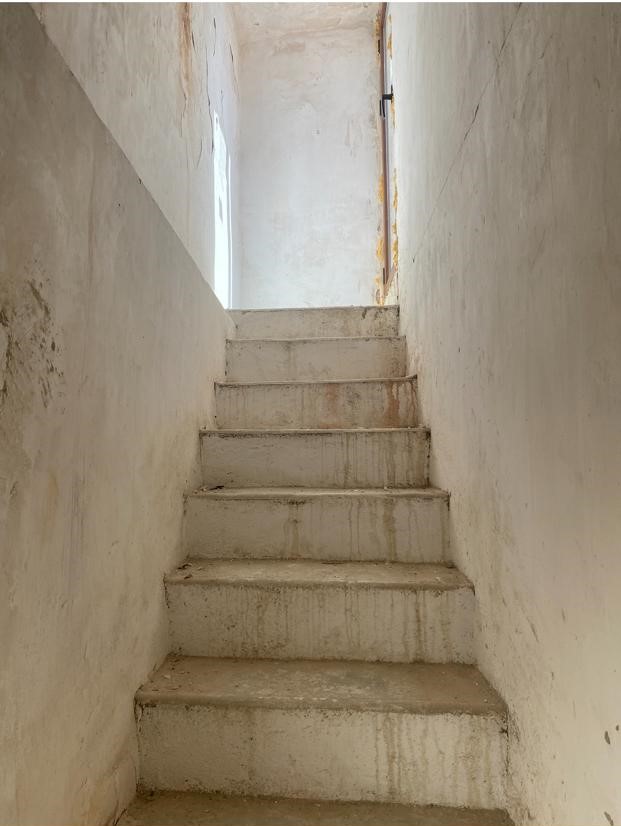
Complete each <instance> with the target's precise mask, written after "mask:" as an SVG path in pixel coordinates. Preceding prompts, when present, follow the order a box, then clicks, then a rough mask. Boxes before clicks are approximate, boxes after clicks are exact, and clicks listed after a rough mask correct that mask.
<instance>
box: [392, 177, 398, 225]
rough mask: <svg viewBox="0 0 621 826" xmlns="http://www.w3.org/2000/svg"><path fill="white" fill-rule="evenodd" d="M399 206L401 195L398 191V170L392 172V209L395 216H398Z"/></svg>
mask: <svg viewBox="0 0 621 826" xmlns="http://www.w3.org/2000/svg"><path fill="white" fill-rule="evenodd" d="M398 206H399V193H398V191H397V170H396V169H393V171H392V209H393V212H394V213H395V215H396V214H397V207H398Z"/></svg>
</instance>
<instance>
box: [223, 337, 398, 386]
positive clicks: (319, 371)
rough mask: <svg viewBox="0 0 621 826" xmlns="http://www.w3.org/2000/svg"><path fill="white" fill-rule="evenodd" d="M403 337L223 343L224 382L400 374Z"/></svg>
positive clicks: (357, 377)
mask: <svg viewBox="0 0 621 826" xmlns="http://www.w3.org/2000/svg"><path fill="white" fill-rule="evenodd" d="M405 366H406V352H405V338H403V337H393V338H388V337H384V338H377V337H376V338H351V337H350V338H306V339H303V338H299V339H298V338H292V339H246V340H239V341H238V340H236V339H233V340H228V341H227V342H226V379H227V381H230V382H248V381H250V382H258V381H326V380H348V379H368V378H378V377H381V378H392V377H401V376H404V375H405Z"/></svg>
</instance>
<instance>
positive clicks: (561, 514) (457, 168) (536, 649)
mask: <svg viewBox="0 0 621 826" xmlns="http://www.w3.org/2000/svg"><path fill="white" fill-rule="evenodd" d="M389 15H391V16H392V24H393V29H392V33H393V37H392V47H393V63H394V66H393V70H394V71H393V74H394V78H395V81H394V82H395V109H396V130H395V131H396V134H395V141H396V145H395V152H394V153H393V158H394V161H395V164H396V169H397V178H398V190H399V219H398V220H399V249H400V260H401V266H400V291H401V321H402V333H405V334H406V335H407V337H408V345H409V349H410V356H411V369H412V370H415V371H416V372H417V373H418V377H419V392H420V402H421V409H422V418H423V420H424V421H425V422H429V423H430V425H431V426H432V429H433V450H432V464H431V479H432V481H433V482H434V483H435V484H436V485H438V486H440V487H446V488H448V489H449V490H450V491H451V518H450V524H451V537H450V543H451V549H452V554H453V556H454V559H455V561H456V563H457V564H458V566H459V568H460V569H461V570H463V571H465V573H466V574H467V575H468V576H469V578H470V579H472V581H473V582H474V584H475V587H476V593H477V602H478V605H479V610H480V623H481V633H480V636H479V646H478V654H477V656H478V660H479V662H480V664H481V667H482V670H483V671H484V672H485V673H486V674H487V675H489V677H490V678H491V679H492V681H493V682H494V685H496V686H497V687H498V689H499V691H500V692H501V694H502V695H503V696H504V697H505V699H506V700H507V703H508V705H509V709H510V711H511V719H512V728H511V732H510V734H511V736H510V744H511V754H510V763H509V776H510V779H511V781H512V783H513V794H514V797H513V799H512V801H511V806H512V811H513V814H514V819H515V820H516V821H517V822H518V823H520V824H531V823H534V824H537V826H612V824H613V823H616V824H620V823H621V785H620V778H621V730H620V728H619V727H620V726H621V711H620V708H619V697H620V696H621V667H620V662H621V644H620V641H619V629H620V628H621V600H620V599H619V590H620V583H621V553H619V547H620V537H621V507H620V506H619V503H620V502H621V439H620V438H619V424H620V422H621V358H620V353H621V276H620V266H619V262H620V261H621V144H620V139H619V136H620V135H621V107H620V106H619V101H620V100H621V8H620V7H619V5H618V4H609V5H608V4H604V5H599V4H569V3H560V4H548V3H535V4H530V3H523V4H518V5H514V4H492V5H486V4H483V5H477V4H459V5H455V4H451V5H442V4H438V5H437V4H425V3H422V4H406V3H395V4H391V5H390V8H389Z"/></svg>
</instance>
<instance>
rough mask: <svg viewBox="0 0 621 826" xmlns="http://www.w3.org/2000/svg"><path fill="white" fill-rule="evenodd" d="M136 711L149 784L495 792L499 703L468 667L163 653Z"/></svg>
mask: <svg viewBox="0 0 621 826" xmlns="http://www.w3.org/2000/svg"><path fill="white" fill-rule="evenodd" d="M136 716H137V722H138V738H139V749H140V758H141V759H140V765H141V777H140V782H141V784H142V786H143V787H144V788H146V789H161V790H177V791H190V790H194V791H196V790H201V791H204V792H213V791H217V792H220V793H222V794H228V795H256V796H261V795H276V796H283V797H302V798H318V799H324V800H374V801H386V802H393V803H417V804H423V805H425V804H436V805H440V806H457V807H476V808H487V809H489V808H496V807H499V806H501V805H502V804H503V800H504V775H505V772H504V766H505V760H506V754H507V735H506V725H507V721H506V710H505V707H504V705H503V703H502V701H501V700H500V698H499V697H498V695H497V694H496V693H495V692H494V691H493V689H492V688H491V687H490V686H489V684H488V683H487V682H486V681H485V679H484V678H483V677H482V675H481V674H480V673H479V672H478V671H477V669H476V668H474V667H472V666H465V665H455V664H451V665H430V664H420V663H417V664H412V665H403V664H395V663H390V664H386V663H359V662H348V663H344V662H320V661H273V660H272V661H270V660H234V659H209V658H202V657H169V658H168V659H167V660H166V662H165V663H164V664H163V666H162V667H161V668H160V669H159V671H158V672H157V673H156V674H155V675H154V676H153V677H152V679H151V680H149V682H148V683H147V684H146V685H145V686H143V688H142V689H140V691H139V692H138V694H137V696H136Z"/></svg>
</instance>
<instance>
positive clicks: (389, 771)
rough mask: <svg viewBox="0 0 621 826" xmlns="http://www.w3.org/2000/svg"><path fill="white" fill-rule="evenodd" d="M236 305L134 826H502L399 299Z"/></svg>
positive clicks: (171, 580)
mask: <svg viewBox="0 0 621 826" xmlns="http://www.w3.org/2000/svg"><path fill="white" fill-rule="evenodd" d="M232 315H233V318H234V320H235V322H236V328H237V334H236V336H237V337H236V338H235V339H234V340H232V341H229V342H227V376H226V381H225V382H224V383H222V384H218V385H216V404H217V421H218V425H219V428H218V430H211V431H204V432H202V433H201V434H200V440H201V456H202V464H203V482H204V487H203V488H201V489H200V490H198V491H196V492H194V493H192V494H190V495H189V496H188V497H187V502H186V512H185V537H184V540H185V545H186V549H187V554H188V559H187V561H186V562H185V563H184V564H183V565H181V566H180V568H178V569H177V570H176V571H173V572H172V573H171V574H170V575H169V576H168V577H167V578H166V593H167V600H168V606H169V611H170V624H171V635H172V644H173V651H174V653H173V654H171V655H170V656H169V657H168V659H167V660H166V662H165V663H164V664H163V666H162V667H161V668H160V669H159V670H158V671H157V672H156V673H155V674H154V675H153V677H152V678H151V679H150V680H149V682H148V683H147V684H146V685H144V686H143V687H142V688H141V689H140V691H139V692H138V694H137V697H136V715H137V721H138V734H139V745H140V760H141V767H140V771H141V787H142V789H144V790H156V793H155V794H150V795H147V796H143V797H141V798H139V799H138V800H137V801H136V803H135V804H134V806H133V807H132V808H131V809H130V811H129V812H128V813H127V814H126V816H125V818H124V819H123V821H122V823H123V824H125V826H130V824H132V825H133V826H137V825H138V824H145V825H146V824H149V825H150V826H155V824H157V825H158V826H165V824H171V826H172V824H174V826H181V824H195V826H203V824H219V826H241V824H247V826H250V825H251V824H254V825H255V826H257V825H258V824H266V826H267V824H270V826H279V824H283V825H284V824H326V826H327V824H330V826H338V824H354V823H356V824H374V826H391V824H392V825H393V826H397V824H399V825H400V826H406V824H408V825H409V826H413V824H420V826H423V825H424V826H434V825H435V826H441V824H442V825H443V826H460V825H461V826H466V824H478V826H503V825H504V824H508V823H510V821H509V820H508V818H507V816H506V815H505V814H504V813H503V812H502V811H500V809H501V808H502V806H503V805H504V803H505V791H504V787H505V773H506V759H507V733H506V710H505V707H504V705H503V703H502V701H501V699H500V698H499V697H498V695H497V694H496V693H495V692H494V690H493V689H492V688H491V687H490V686H489V684H488V683H487V682H486V681H485V679H484V678H483V677H482V675H481V674H480V673H479V671H478V670H477V669H476V667H475V665H474V664H473V660H474V639H473V638H474V613H475V596H474V590H473V587H472V585H471V583H470V582H469V581H468V580H467V579H466V578H465V577H464V576H463V575H462V574H461V573H460V572H459V571H458V570H456V569H455V567H453V566H452V565H451V563H450V556H449V549H448V547H447V528H446V523H447V516H448V497H447V495H446V494H445V493H444V492H442V491H440V490H435V489H433V488H430V487H428V455H429V432H428V430H427V429H426V428H424V427H421V426H419V425H418V420H417V404H416V379H415V377H412V376H406V375H405V370H406V344H405V340H404V339H403V338H402V337H400V336H399V335H398V324H399V316H398V308H396V307H384V308H380V307H365V308H327V309H309V310H257V311H237V312H233V313H232Z"/></svg>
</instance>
